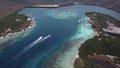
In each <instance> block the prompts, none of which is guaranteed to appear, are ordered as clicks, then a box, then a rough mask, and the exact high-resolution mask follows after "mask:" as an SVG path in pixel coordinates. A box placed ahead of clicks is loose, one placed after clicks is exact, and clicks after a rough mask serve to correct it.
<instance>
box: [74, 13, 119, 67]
mask: <svg viewBox="0 0 120 68" xmlns="http://www.w3.org/2000/svg"><path fill="white" fill-rule="evenodd" d="M86 15H87V16H88V17H89V18H90V21H89V23H90V24H91V27H92V28H93V29H94V32H95V37H94V38H92V39H89V40H87V41H86V42H85V43H83V44H82V45H81V47H80V48H79V58H77V59H76V61H75V63H74V66H75V68H119V67H120V53H119V52H120V21H119V20H117V19H115V18H113V17H111V16H108V15H105V14H101V13H97V12H88V13H86Z"/></svg>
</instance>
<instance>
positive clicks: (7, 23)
mask: <svg viewBox="0 0 120 68" xmlns="http://www.w3.org/2000/svg"><path fill="white" fill-rule="evenodd" d="M27 18H28V17H27V16H25V15H18V14H12V15H9V16H7V17H5V18H3V19H1V20H0V36H2V35H3V34H6V33H7V31H6V30H8V29H10V30H9V31H10V33H14V32H19V31H21V30H22V29H25V28H27V27H28V25H30V21H27ZM5 31H6V32H5Z"/></svg>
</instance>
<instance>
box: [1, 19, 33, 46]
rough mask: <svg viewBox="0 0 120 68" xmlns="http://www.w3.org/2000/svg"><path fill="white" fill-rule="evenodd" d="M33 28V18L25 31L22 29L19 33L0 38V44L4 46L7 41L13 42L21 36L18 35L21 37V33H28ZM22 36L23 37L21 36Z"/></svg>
mask: <svg viewBox="0 0 120 68" xmlns="http://www.w3.org/2000/svg"><path fill="white" fill-rule="evenodd" d="M34 26H35V23H34V21H33V18H32V19H31V22H30V24H29V26H28V27H27V28H26V29H22V30H21V31H19V32H13V33H8V34H7V35H6V36H4V37H3V36H1V37H0V44H4V43H5V42H7V41H9V40H14V39H17V38H19V37H21V36H19V35H23V33H27V32H29V31H30V29H32V28H33V27H34ZM23 36H24V35H23Z"/></svg>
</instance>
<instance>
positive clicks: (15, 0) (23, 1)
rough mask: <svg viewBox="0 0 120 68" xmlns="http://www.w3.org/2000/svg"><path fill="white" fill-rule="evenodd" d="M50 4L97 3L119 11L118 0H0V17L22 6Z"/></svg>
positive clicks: (119, 2) (119, 0)
mask: <svg viewBox="0 0 120 68" xmlns="http://www.w3.org/2000/svg"><path fill="white" fill-rule="evenodd" d="M50 4H58V5H60V6H65V5H72V4H87V5H97V6H102V7H105V8H110V9H113V10H116V11H119V12H120V5H119V4H120V0H115V1H114V0H109V1H108V0H0V19H1V18H3V17H5V16H8V15H10V14H12V13H14V12H16V11H18V10H20V9H21V8H23V7H28V6H31V5H50ZM8 11H9V12H8Z"/></svg>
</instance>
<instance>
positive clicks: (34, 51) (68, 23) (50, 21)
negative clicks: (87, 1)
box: [0, 5, 120, 68]
mask: <svg viewBox="0 0 120 68" xmlns="http://www.w3.org/2000/svg"><path fill="white" fill-rule="evenodd" d="M54 11H58V12H59V11H60V12H64V11H65V12H69V11H70V12H72V13H73V16H69V15H70V14H68V17H67V18H66V17H65V18H64V19H62V18H55V17H54V15H53V16H52V13H54ZM90 11H94V12H101V13H104V14H108V15H111V16H113V17H115V18H117V19H119V20H120V13H117V12H115V11H113V10H109V9H105V8H101V7H97V6H87V5H75V6H68V7H60V8H54V9H49V8H24V9H22V10H21V11H20V12H18V13H19V14H25V15H27V16H31V17H33V18H34V23H35V26H34V27H33V29H32V31H31V32H30V33H29V34H28V35H27V36H25V37H23V38H21V39H20V40H19V41H17V42H15V43H13V44H9V47H8V48H7V49H6V50H4V51H3V52H2V53H1V54H0V68H30V67H31V68H35V67H36V68H37V65H38V63H39V65H41V66H39V68H45V67H44V66H46V65H47V64H46V63H42V62H44V61H49V59H48V58H47V57H49V56H52V54H53V53H55V52H56V51H60V50H62V48H63V47H66V46H67V45H63V44H65V43H66V42H68V40H69V39H70V38H71V37H72V36H73V35H74V34H75V32H76V31H77V27H78V25H79V24H80V23H79V22H78V20H79V19H80V18H82V17H84V16H85V13H86V12H90ZM74 13H75V16H74ZM65 14H66V13H65ZM63 15H64V14H63ZM66 15H67V14H66ZM71 15H72V14H71ZM61 17H62V16H61ZM63 17H64V16H63ZM49 34H51V35H52V36H51V37H49V38H48V39H46V40H45V41H43V42H40V43H38V44H37V45H35V46H34V47H32V48H31V49H30V50H28V51H26V52H25V53H23V54H22V55H21V56H19V57H17V58H16V59H14V60H12V61H11V59H13V58H14V57H15V56H16V55H18V54H19V53H20V52H21V51H22V50H23V49H24V47H25V46H28V45H29V44H30V43H32V42H33V41H35V40H36V39H38V38H39V37H40V36H44V37H45V36H47V35H49ZM67 47H69V46H67ZM36 57H39V59H37V58H36ZM46 58H47V59H46ZM50 59H53V58H50ZM32 60H34V62H32V63H33V64H32V65H31V64H30V63H29V62H30V61H32ZM37 60H38V61H39V62H37ZM29 64H30V65H29ZM34 65H35V67H34ZM48 65H49V64H48ZM32 66H33V67H32ZM48 68H52V67H49V66H48Z"/></svg>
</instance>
